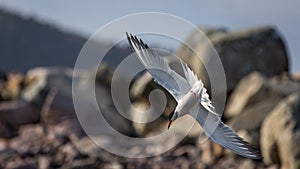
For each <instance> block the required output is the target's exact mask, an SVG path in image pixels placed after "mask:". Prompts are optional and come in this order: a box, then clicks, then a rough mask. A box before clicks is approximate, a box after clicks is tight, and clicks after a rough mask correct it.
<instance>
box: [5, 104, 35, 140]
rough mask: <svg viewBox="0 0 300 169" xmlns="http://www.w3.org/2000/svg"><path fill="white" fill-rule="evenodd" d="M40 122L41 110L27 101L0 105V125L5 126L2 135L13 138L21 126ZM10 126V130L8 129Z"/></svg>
mask: <svg viewBox="0 0 300 169" xmlns="http://www.w3.org/2000/svg"><path fill="white" fill-rule="evenodd" d="M39 120H40V108H39V107H37V106H35V105H33V104H31V103H27V102H25V101H5V102H1V103H0V124H1V125H2V126H3V127H2V128H1V130H2V131H3V130H4V131H3V132H1V134H0V135H2V137H6V138H7V137H12V136H13V135H14V132H15V131H16V130H17V129H18V128H19V127H20V126H21V125H25V124H30V123H36V122H38V121H39ZM8 126H9V128H8Z"/></svg>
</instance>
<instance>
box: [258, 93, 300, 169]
mask: <svg viewBox="0 0 300 169" xmlns="http://www.w3.org/2000/svg"><path fill="white" fill-rule="evenodd" d="M299 142H300V93H299V92H298V93H294V94H291V95H290V96H288V97H287V98H286V99H285V100H283V101H282V102H280V104H278V106H276V107H275V108H274V110H273V111H272V112H271V113H270V114H269V115H268V116H267V117H266V119H265V120H264V122H263V125H262V127H261V139H260V144H261V150H262V155H263V156H264V162H265V164H267V165H270V164H274V163H275V164H280V165H281V168H290V169H296V168H300V147H299Z"/></svg>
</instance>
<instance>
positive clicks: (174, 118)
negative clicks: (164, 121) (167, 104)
mask: <svg viewBox="0 0 300 169" xmlns="http://www.w3.org/2000/svg"><path fill="white" fill-rule="evenodd" d="M177 117H178V113H177V111H174V112H172V113H171V114H170V116H169V124H168V129H169V128H170V126H171V124H172V122H173V121H174V120H176V119H177Z"/></svg>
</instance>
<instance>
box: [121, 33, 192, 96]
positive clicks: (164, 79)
mask: <svg viewBox="0 0 300 169" xmlns="http://www.w3.org/2000/svg"><path fill="white" fill-rule="evenodd" d="M126 35H127V40H128V42H129V44H130V45H131V47H132V48H133V49H134V51H135V52H136V54H137V55H138V58H139V60H140V61H141V63H142V64H143V65H144V66H145V68H146V69H147V70H148V72H149V73H150V74H151V76H152V77H153V78H154V81H155V82H156V83H158V84H159V85H161V86H162V87H164V88H165V89H166V90H167V91H168V92H169V93H170V94H171V95H172V96H173V97H174V98H175V99H176V101H178V100H179V99H180V98H181V97H182V96H183V95H185V94H186V93H187V92H188V91H189V90H190V89H191V86H190V85H189V84H188V82H187V81H186V79H184V78H183V77H182V76H180V75H179V74H178V73H176V72H175V71H173V70H172V69H171V68H170V67H169V65H168V64H167V63H166V62H165V60H164V59H162V58H161V57H160V56H159V55H158V54H157V53H155V51H153V50H152V49H151V48H149V47H148V45H147V44H145V43H144V42H143V41H142V40H141V39H140V40H138V39H137V38H136V37H135V36H132V35H131V34H130V35H128V34H127V33H126Z"/></svg>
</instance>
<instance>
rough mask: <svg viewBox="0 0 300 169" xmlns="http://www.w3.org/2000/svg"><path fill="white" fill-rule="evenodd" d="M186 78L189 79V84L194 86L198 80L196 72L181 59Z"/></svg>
mask: <svg viewBox="0 0 300 169" xmlns="http://www.w3.org/2000/svg"><path fill="white" fill-rule="evenodd" d="M180 63H181V66H182V69H183V72H184V76H185V79H186V80H187V81H188V83H189V85H190V86H191V87H192V86H194V85H195V83H196V82H197V81H198V78H197V76H196V75H195V73H194V72H193V71H192V70H191V69H190V68H189V67H188V65H187V64H186V63H183V62H182V60H180Z"/></svg>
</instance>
